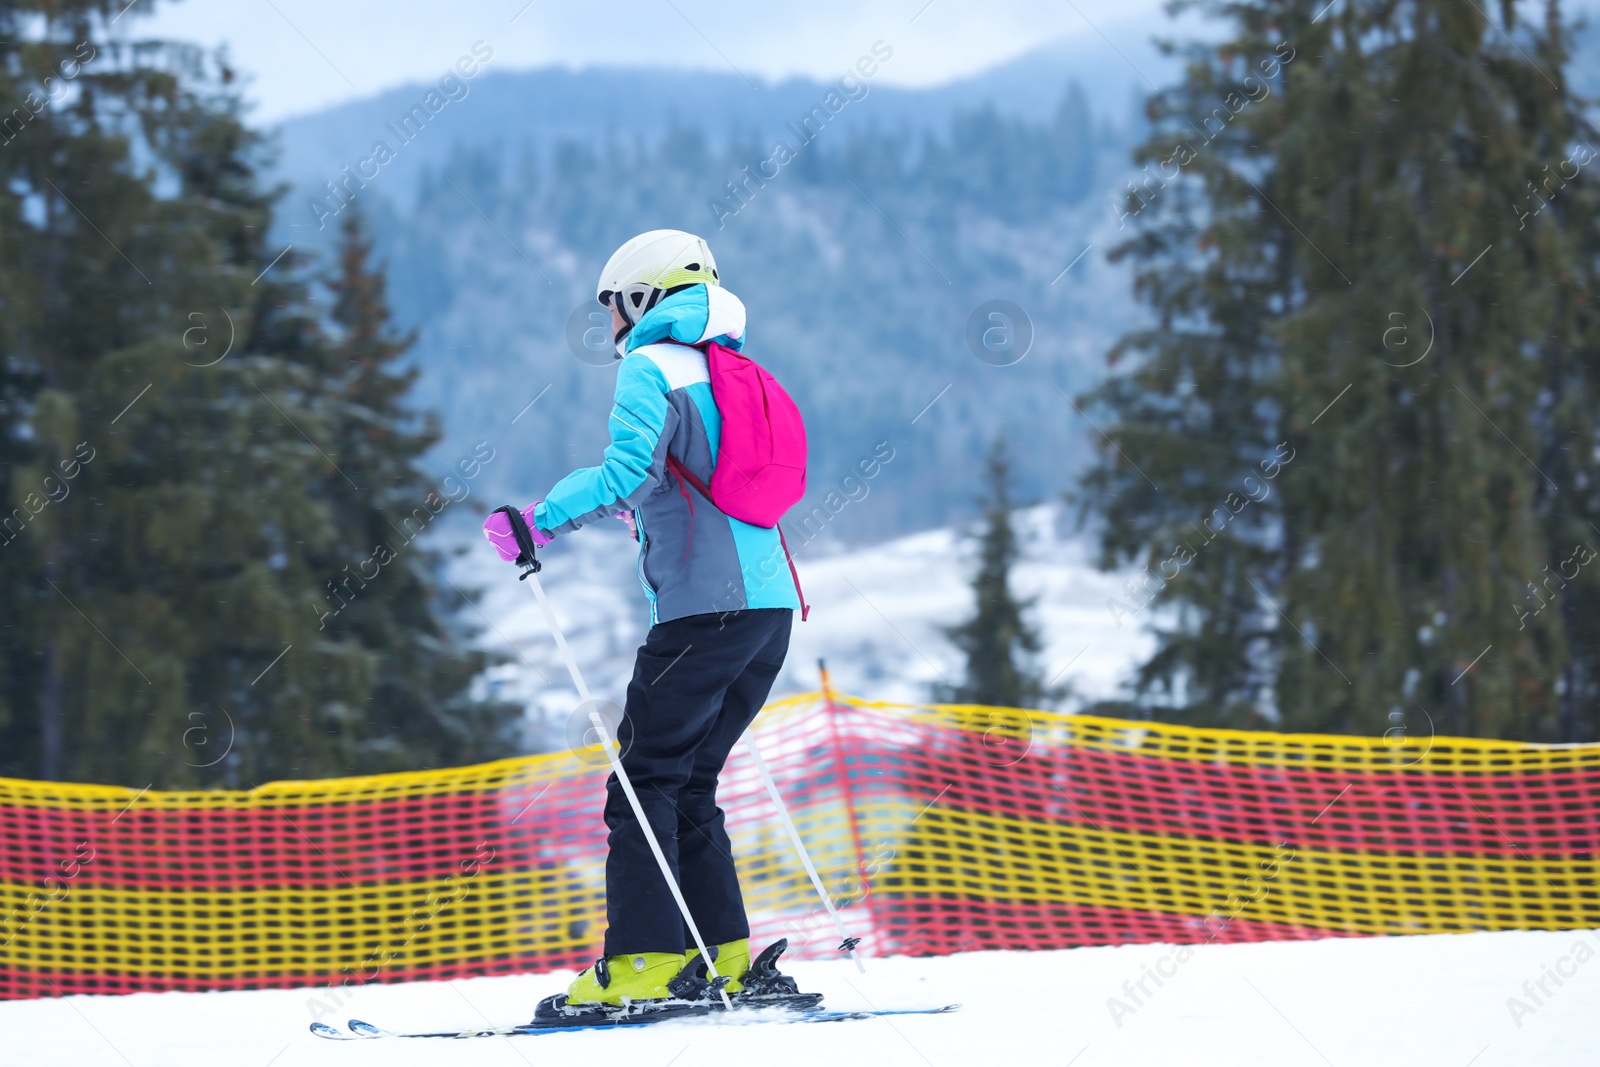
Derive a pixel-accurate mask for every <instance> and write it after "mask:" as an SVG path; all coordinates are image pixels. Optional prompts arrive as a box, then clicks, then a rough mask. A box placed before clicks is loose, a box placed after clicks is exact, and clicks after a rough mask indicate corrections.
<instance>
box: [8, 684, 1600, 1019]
mask: <svg viewBox="0 0 1600 1067" xmlns="http://www.w3.org/2000/svg"><path fill="white" fill-rule="evenodd" d="M755 736H756V738H757V740H758V742H759V743H760V745H761V748H762V755H763V756H764V757H765V758H766V760H767V762H768V764H769V765H770V766H771V767H772V770H773V774H774V776H775V777H776V778H777V780H778V782H779V784H780V786H781V787H782V789H783V792H784V794H785V797H786V799H787V801H788V803H789V805H790V807H791V810H792V812H793V814H794V818H795V821H796V822H797V823H798V825H799V827H800V831H801V833H802V835H803V836H804V838H805V840H806V843H807V845H808V847H809V849H810V851H811V854H812V857H813V858H814V859H815V861H816V863H817V866H818V867H819V868H820V870H821V872H822V875H823V878H824V880H825V881H826V882H827V884H828V886H829V888H830V890H831V891H832V892H833V894H834V896H835V898H836V901H837V902H838V903H839V904H840V905H841V906H843V908H844V916H845V920H846V922H847V923H848V925H849V927H850V932H851V933H852V934H854V935H856V936H860V937H862V938H864V945H863V950H864V951H865V952H867V953H869V954H876V955H884V954H890V953H910V954H944V953H951V952H958V951H962V950H968V949H981V948H1012V949H1042V948H1062V947H1068V946H1073V945H1087V944H1106V943H1126V942H1141V941H1171V942H1199V941H1207V940H1219V941H1255V940H1271V939H1288V938H1314V937H1328V936H1337V935H1351V934H1404V933H1436V932H1445V931H1459V930H1504V929H1560V928H1573V927H1592V926H1600V889H1597V886H1596V869H1595V868H1596V860H1595V853H1596V846H1597V840H1600V745H1583V746H1547V745H1524V744H1514V743H1509V742H1497V741H1478V740H1465V739H1459V738H1416V737H1413V738H1395V737H1390V738H1361V737H1332V736H1319V735H1294V734H1274V733H1247V732H1243V731H1231V730H1200V729H1189V728H1185V727H1179V726H1167V725H1158V724H1149V723H1138V722H1130V721H1127V720H1119V719H1101V718H1092V717H1089V716H1067V715H1055V714H1048V713H1044V712H1023V711H1013V710H1004V709H993V708H980V707H933V706H927V707H908V706H902V705H889V704H876V703H868V702H851V703H850V704H848V705H845V706H840V705H833V704H830V703H828V702H826V701H825V700H824V699H823V698H822V697H820V696H817V695H810V696H805V697H798V698H795V699H792V700H787V701H783V702H781V703H779V704H776V705H773V706H772V707H769V708H768V709H767V710H766V711H765V712H763V714H762V716H761V718H760V720H759V722H758V725H757V727H756V731H755ZM605 774H606V771H605V768H604V766H603V758H602V757H601V756H600V755H599V752H598V749H591V750H586V751H583V752H566V753H559V754H553V755H544V756H532V757H526V758H521V759H512V760H502V761H500V762H497V763H490V764H484V765H482V766H477V767H463V768H455V769H450V770H440V771H424V772H417V773H408V774H393V775H382V776H378V777H371V778H349V779H338V780H328V781H313V782H275V783H271V784H269V785H264V786H262V787H260V788H258V789H253V790H250V791H249V792H193V793H157V792H137V791H135V790H131V789H120V788H111V787H102V786H88V785H71V784H63V783H53V782H29V781H17V780H9V779H0V848H3V852H0V998H19V997H36V996H53V995H57V994H60V993H123V992H132V991H136V990H158V989H254V988H264V987H287V986H308V985H318V984H335V983H340V982H346V981H352V982H364V981H404V980H416V979H441V978H453V977H459V976H466V975H484V974H506V973H513V972H529V971H543V970H550V969H554V968H561V967H578V966H581V965H584V964H586V963H588V962H589V961H590V960H592V959H593V957H594V956H596V955H597V954H598V952H599V945H600V939H601V934H602V932H603V927H604V921H605V920H604V900H603V891H604V884H603V876H602V871H603V861H604V856H605V828H604V826H603V824H602V822H601V820H600V808H601V805H602V802H603V788H604V778H605ZM720 797H721V800H722V804H723V806H724V807H725V808H726V809H727V811H728V822H729V826H730V828H731V832H732V835H733V841H734V848H735V851H736V855H737V858H738V865H739V870H740V874H741V878H742V881H743V884H744V889H745V898H746V904H747V906H748V909H749V911H750V915H751V920H752V926H753V928H754V937H755V938H756V939H757V940H759V941H763V942H764V941H767V940H770V939H772V938H775V937H779V936H787V937H788V938H789V939H790V941H791V943H792V944H793V945H794V949H793V950H792V951H795V952H798V953H799V954H800V955H802V956H810V957H827V956H832V955H833V954H834V953H835V952H836V947H837V941H838V937H837V934H836V933H835V932H834V930H833V927H832V924H831V922H829V921H828V920H827V916H826V914H825V912H824V911H823V909H822V907H821V905H820V902H819V901H818V899H817V898H816V895H815V892H814V891H813V889H812V887H811V885H810V882H809V880H808V879H807V878H806V876H805V874H804V872H803V870H802V868H801V866H800V863H799V861H798V860H797V858H796V857H795V855H794V853H793V851H792V848H791V846H790V844H789V841H788V838H787V836H786V835H785V833H784V831H783V828H782V825H781V824H780V822H779V821H778V819H777V816H776V812H775V810H774V809H773V807H772V804H771V802H770V801H769V800H768V798H767V796H766V793H765V791H764V790H763V789H762V787H761V784H760V781H759V779H758V778H757V777H756V775H755V773H754V770H753V768H752V766H751V764H750V761H749V758H748V756H747V755H746V754H745V751H744V749H743V748H742V747H741V748H740V749H736V750H735V754H734V758H733V760H732V761H731V763H730V764H729V767H728V770H727V771H726V772H725V774H724V777H723V784H722V788H721V791H720Z"/></svg>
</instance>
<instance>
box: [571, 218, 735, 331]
mask: <svg viewBox="0 0 1600 1067" xmlns="http://www.w3.org/2000/svg"><path fill="white" fill-rule="evenodd" d="M700 283H703V284H705V285H720V284H721V282H720V279H719V278H718V277H717V261H716V259H715V257H713V256H712V255H711V248H710V246H708V245H707V244H706V242H705V239H704V238H702V237H696V236H695V235H694V234H692V233H685V232H684V231H682V230H651V231H650V232H648V233H641V234H640V235H639V236H637V237H635V238H633V239H632V240H630V241H628V242H627V243H626V244H624V245H623V246H622V247H621V248H619V249H617V250H616V251H615V252H613V253H611V258H610V259H608V260H606V265H605V267H604V268H603V269H602V270H601V271H600V283H599V284H598V285H597V286H596V287H595V299H596V300H598V301H600V303H602V304H604V305H605V306H607V307H615V308H616V309H617V310H618V311H619V312H620V313H621V314H622V319H623V322H624V323H626V325H625V326H624V327H623V328H622V330H621V331H620V332H618V334H617V336H616V337H615V338H613V340H614V341H615V342H616V343H617V350H618V352H621V350H622V339H623V338H624V337H626V336H627V335H628V331H629V330H631V329H633V327H634V324H635V323H637V322H638V321H639V319H640V318H641V317H642V316H643V315H644V313H645V312H647V311H649V310H650V309H651V308H653V307H655V306H656V303H657V302H658V301H659V300H660V299H661V298H662V297H663V296H664V295H666V294H667V293H669V292H671V291H672V290H673V289H677V288H681V287H682V286H685V285H696V284H700Z"/></svg>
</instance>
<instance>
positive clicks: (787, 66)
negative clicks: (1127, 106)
mask: <svg viewBox="0 0 1600 1067" xmlns="http://www.w3.org/2000/svg"><path fill="white" fill-rule="evenodd" d="M148 2H149V0H141V10H144V9H145V8H144V4H146V3H148ZM1165 23H1166V19H1165V16H1164V14H1163V13H1162V9H1161V4H1160V0H932V2H931V3H930V2H927V0H807V2H805V3H794V2H778V3H774V2H772V0H759V2H757V0H610V2H606V3H597V2H594V0H589V2H586V3H580V2H577V0H532V2H531V3H529V0H183V2H178V3H172V2H162V3H160V4H159V6H158V8H157V12H156V14H155V16H154V17H148V16H147V17H144V18H135V16H134V15H133V14H132V13H130V14H129V15H128V16H127V17H125V18H123V19H122V20H120V22H119V29H123V30H127V31H128V32H130V34H132V35H134V36H146V35H151V34H159V35H161V36H167V37H174V38H181V39H184V40H190V41H196V42H198V43H201V44H206V45H219V44H226V45H227V47H228V49H229V50H230V52H231V54H232V56H233V59H234V62H235V63H236V65H237V66H239V67H240V69H241V70H242V71H243V72H245V73H246V74H247V76H248V77H249V79H250V81H249V90H248V95H249V96H250V97H251V99H253V100H254V101H255V103H256V104H257V105H258V106H257V109H256V111H255V112H254V113H253V117H254V118H255V119H256V120H257V121H263V122H271V121H273V120H276V119H279V118H283V117H284V116H287V115H293V114H297V113H301V112H306V111H314V110H316V109H318V108H321V107H325V106H327V105H329V104H333V103H337V102H340V101H343V100H348V99H352V98H355V97H361V96H370V95H372V94H373V93H376V92H379V91H380V90H383V89H387V88H390V87H392V86H394V85H398V84H401V83H404V82H408V81H414V80H418V79H423V78H428V79H433V78H437V77H438V76H439V75H440V74H441V73H442V72H443V71H444V69H445V68H446V67H448V66H449V65H451V64H452V63H454V62H455V61H456V60H457V58H459V57H460V56H462V55H464V54H466V53H467V52H468V51H469V49H470V48H471V46H472V44H473V42H475V41H480V40H481V41H483V42H485V43H486V44H487V45H488V46H489V47H490V48H492V49H493V50H494V59H493V61H492V64H491V69H506V70H509V69H516V68H526V67H534V66H546V65H551V64H561V65H567V66H592V65H596V64H647V65H652V66H674V67H684V68H690V69H704V70H720V71H729V70H734V71H737V72H739V73H741V74H743V75H744V76H746V77H747V78H749V79H751V80H752V81H756V82H759V81H761V80H762V79H773V78H778V77H782V76H784V75H789V74H806V75H812V76H816V77H837V76H838V75H839V74H840V73H842V72H843V71H844V69H845V68H846V67H847V66H849V65H851V64H853V63H854V62H855V61H856V59H857V58H858V57H859V56H861V55H863V54H864V53H866V52H867V51H868V50H869V48H870V47H871V45H872V43H873V42H874V41H878V40H883V41H885V42H886V43H888V44H889V45H890V46H891V47H893V48H894V49H895V56H894V63H893V65H892V68H890V67H886V68H885V69H884V72H883V80H885V81H892V82H897V83H899V84H903V85H931V84H937V83H940V82H944V81H949V80H951V79H952V78H956V77H959V76H961V75H964V74H970V73H973V72H975V71H979V70H983V69H984V68H987V67H991V66H994V65H995V64H997V63H1000V62H1003V61H1005V60H1007V59H1010V58H1012V57H1014V56H1017V55H1020V54H1021V53H1024V52H1028V51H1031V50H1033V49H1034V48H1037V47H1039V46H1040V45H1042V44H1047V43H1049V42H1051V41H1055V40H1060V39H1062V38H1066V37H1078V36H1080V35H1087V37H1086V38H1085V40H1087V41H1090V42H1092V43H1093V44H1094V46H1095V47H1103V48H1106V49H1107V50H1108V51H1110V50H1111V49H1113V48H1116V49H1118V50H1122V51H1131V50H1132V48H1133V46H1134V45H1136V44H1137V43H1138V41H1139V40H1140V38H1141V37H1142V38H1148V37H1150V36H1151V35H1152V34H1153V33H1158V32H1164V30H1163V26H1164V25H1165ZM1102 34H1103V35H1104V37H1105V38H1109V41H1108V40H1104V39H1102ZM1113 54H1115V53H1113ZM640 103H641V106H648V104H649V103H650V102H649V101H641V102H640Z"/></svg>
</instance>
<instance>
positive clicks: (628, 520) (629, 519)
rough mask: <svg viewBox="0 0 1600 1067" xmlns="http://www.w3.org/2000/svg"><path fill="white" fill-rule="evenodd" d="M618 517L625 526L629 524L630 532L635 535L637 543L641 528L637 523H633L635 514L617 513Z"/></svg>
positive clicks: (628, 512)
mask: <svg viewBox="0 0 1600 1067" xmlns="http://www.w3.org/2000/svg"><path fill="white" fill-rule="evenodd" d="M616 517H617V518H619V519H621V520H622V521H623V522H624V523H625V524H627V527H628V532H629V533H631V534H633V539H634V540H635V541H637V540H639V526H638V524H637V523H635V522H634V521H633V512H631V511H619V512H617V516H616Z"/></svg>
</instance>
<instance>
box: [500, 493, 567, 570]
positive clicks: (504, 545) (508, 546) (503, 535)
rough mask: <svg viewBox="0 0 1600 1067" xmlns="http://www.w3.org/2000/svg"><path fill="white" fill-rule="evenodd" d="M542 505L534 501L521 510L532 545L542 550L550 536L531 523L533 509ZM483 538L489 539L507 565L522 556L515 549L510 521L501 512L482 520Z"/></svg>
mask: <svg viewBox="0 0 1600 1067" xmlns="http://www.w3.org/2000/svg"><path fill="white" fill-rule="evenodd" d="M542 503H544V501H542V500H535V501H534V502H533V503H531V504H529V505H528V506H527V507H525V508H523V509H522V520H523V521H524V522H526V523H527V524H528V532H529V533H531V534H533V543H534V544H535V545H537V546H538V547H539V548H543V547H544V546H545V545H548V544H549V543H550V541H551V538H550V536H549V535H547V534H546V533H545V532H544V531H543V530H541V529H539V527H538V526H537V525H535V524H534V521H533V509H534V508H536V507H538V506H539V505H540V504H542ZM483 536H485V537H487V538H488V539H489V543H490V544H492V545H494V550H495V551H496V552H498V553H500V558H501V559H503V560H505V561H506V562H507V563H513V562H515V561H516V558H517V557H518V556H520V555H521V554H522V553H521V551H520V550H518V548H517V539H516V537H515V536H513V535H512V533H511V519H510V518H509V517H508V516H507V515H506V513H505V512H503V511H497V512H495V513H494V514H492V515H490V516H489V517H488V518H487V519H484V520H483Z"/></svg>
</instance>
